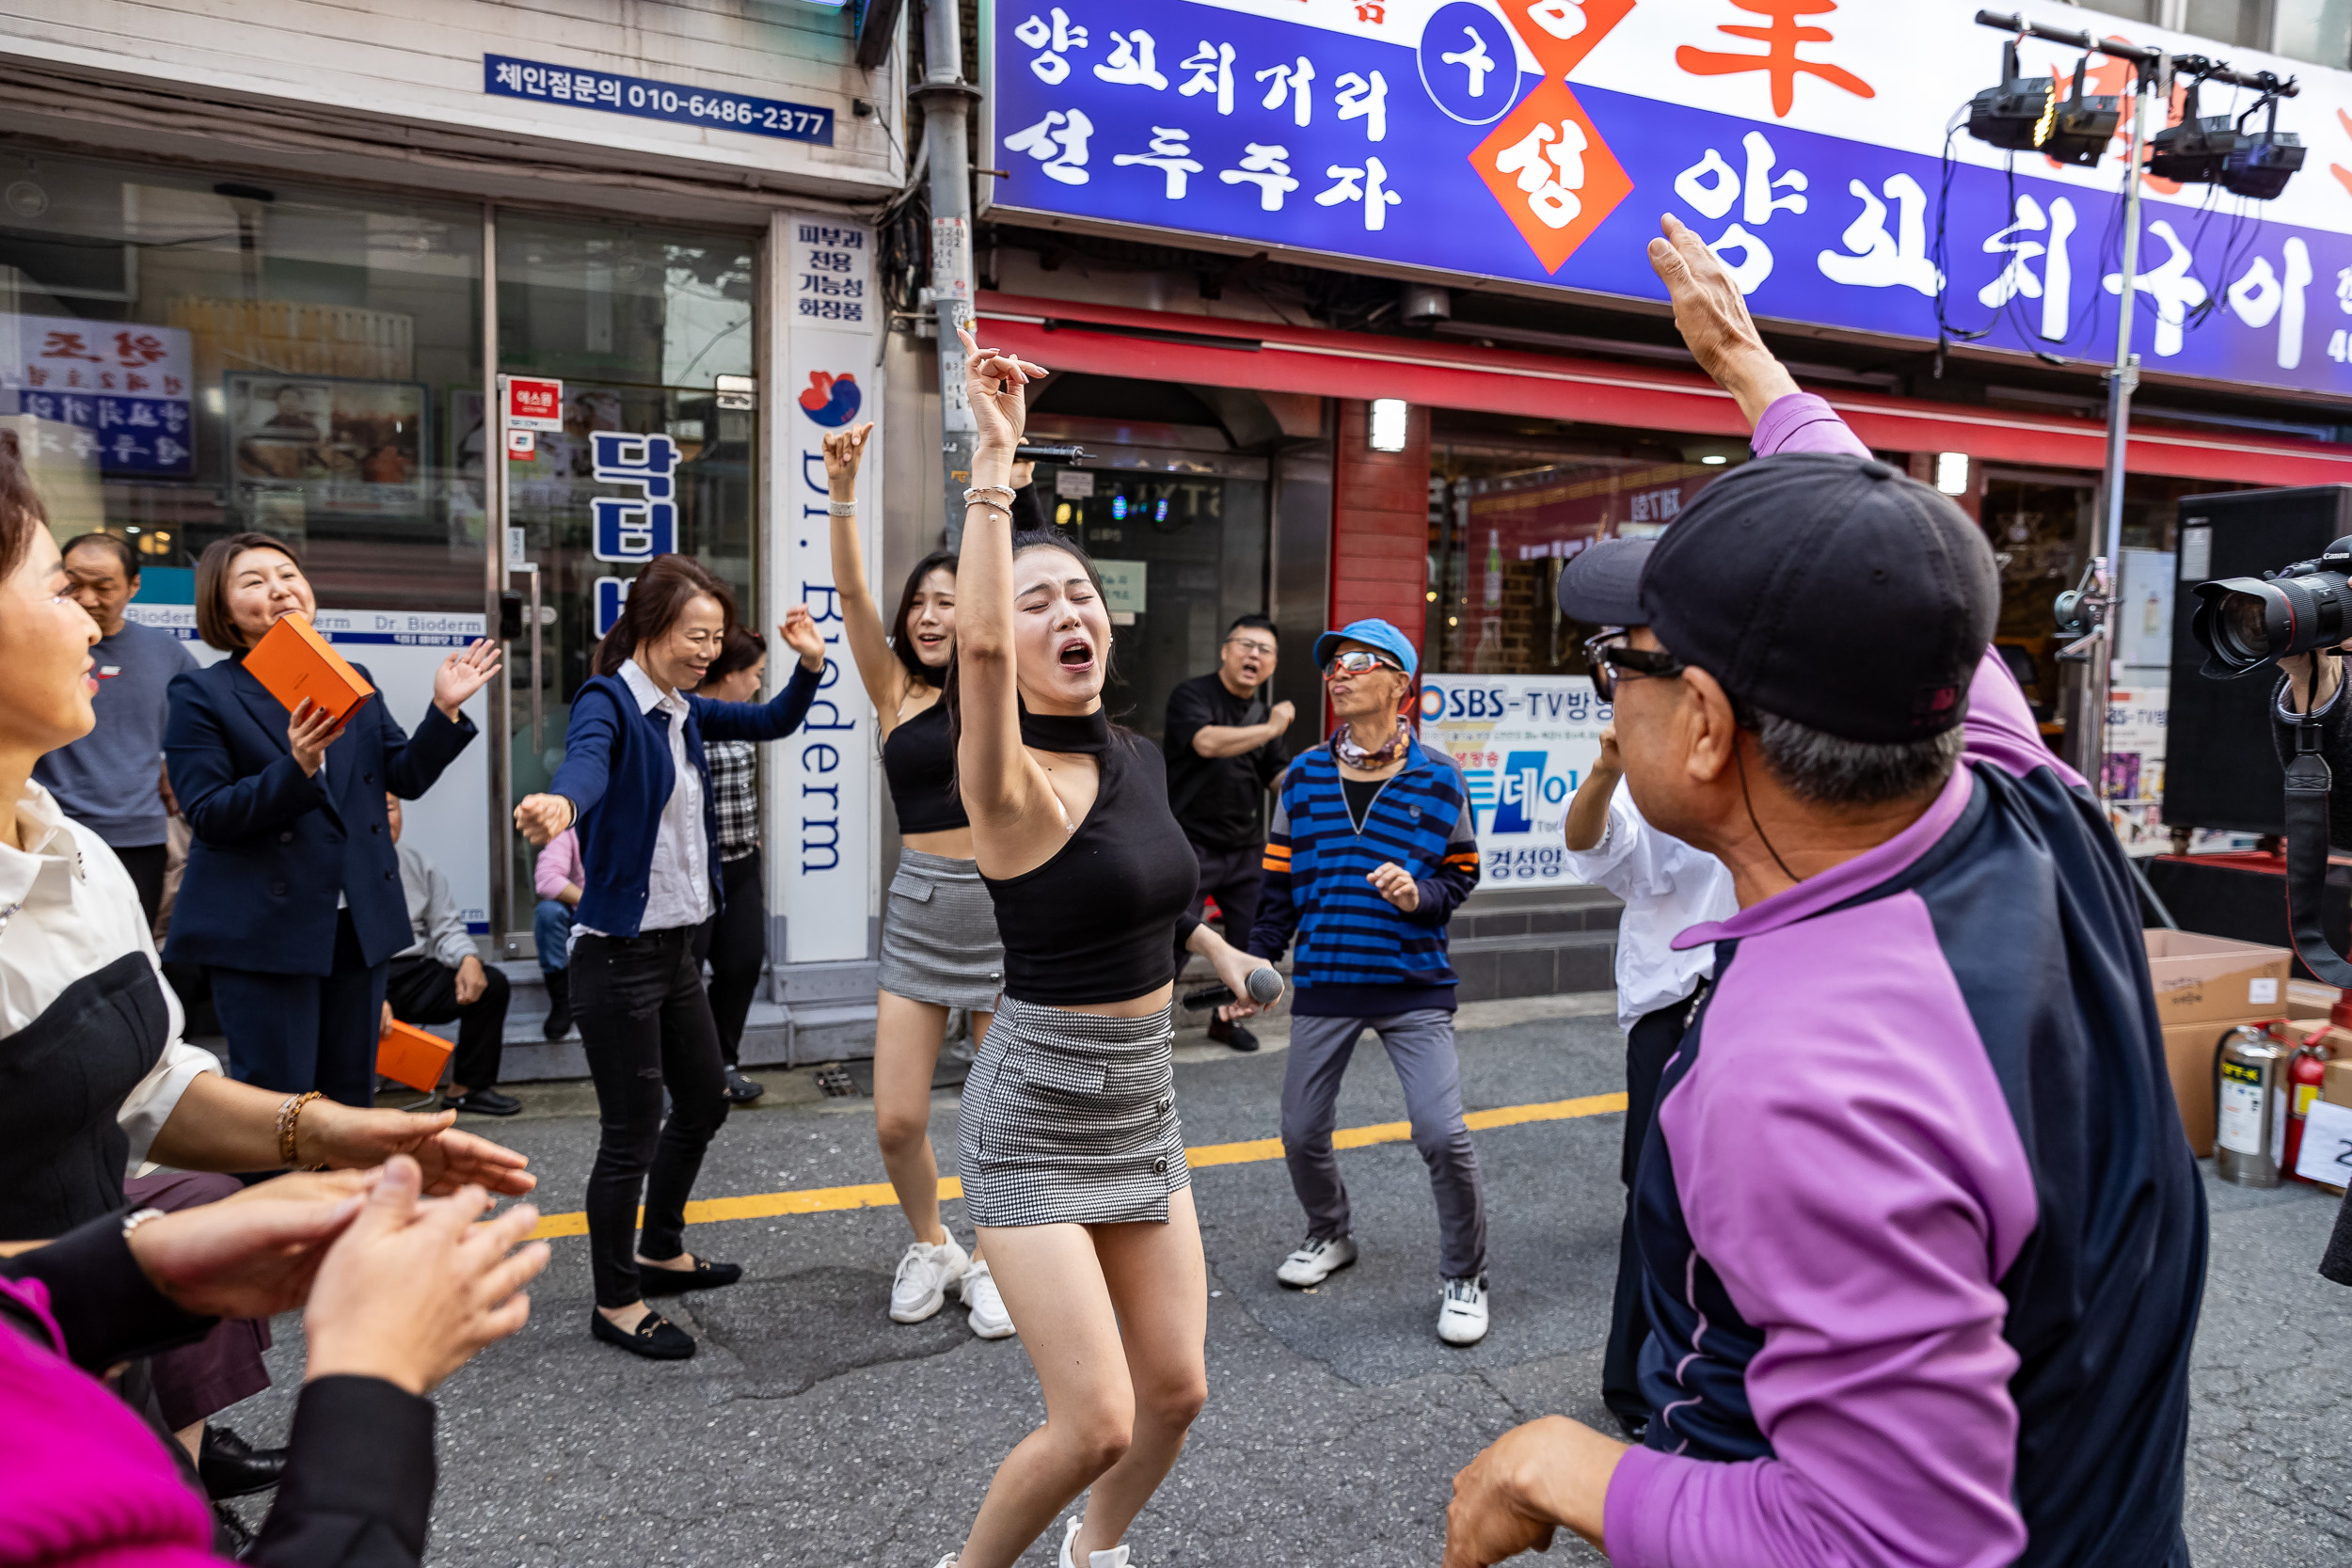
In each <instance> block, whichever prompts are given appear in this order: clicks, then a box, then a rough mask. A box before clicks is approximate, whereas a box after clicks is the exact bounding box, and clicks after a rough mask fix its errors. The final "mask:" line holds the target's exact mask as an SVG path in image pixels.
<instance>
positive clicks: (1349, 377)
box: [979, 293, 2352, 484]
mask: <svg viewBox="0 0 2352 1568" xmlns="http://www.w3.org/2000/svg"><path fill="white" fill-rule="evenodd" d="M979 310H980V316H981V319H982V322H983V323H984V326H985V330H984V334H983V341H986V342H987V343H988V344H989V345H990V346H992V347H998V346H1001V347H1004V348H1009V349H1011V350H1013V351H1014V352H1016V353H1018V354H1020V355H1022V356H1024V357H1026V358H1029V359H1033V360H1035V361H1037V362H1038V363H1040V364H1041V365H1044V366H1046V367H1047V368H1048V369H1051V370H1066V371H1079V372H1087V373H1089V374H1095V375H1123V376H1135V377H1139V378H1141V379H1144V380H1150V381H1177V382H1196V383H1199V384H1201V385H1204V386H1211V387H1240V388H1260V389H1263V390H1266V391H1276V392H1305V393H1311V394H1313V395H1316V396H1321V397H1335V398H1364V397H1400V398H1404V399H1405V400H1406V401H1407V402H1408V403H1412V404H1420V405H1423V406H1427V407H1434V408H1470V409H1482V410H1488V411H1492V412H1496V413H1506V414H1524V415H1529V416H1533V417H1534V418H1538V419H1551V420H1572V421H1577V422H1581V423H1587V424H1608V425H1621V426H1632V427H1635V428H1640V429H1653V430H1671V431H1681V432H1685V433H1688V434H1691V435H1696V436H1745V435H1746V434H1747V421H1746V420H1742V419H1741V418H1740V410H1739V407H1738V405H1737V404H1734V403H1733V402H1732V400H1731V398H1730V396H1729V395H1728V394H1726V393H1725V392H1724V390H1723V389H1722V388H1718V387H1716V386H1715V385H1714V384H1713V383H1712V382H1710V381H1708V380H1707V379H1706V378H1705V377H1703V376H1700V375H1698V374H1696V373H1694V372H1679V371H1667V370H1647V369H1634V368H1628V367H1625V366H1620V365H1612V364H1607V363H1605V362H1602V361H1599V360H1591V359H1577V358H1571V357H1569V356H1565V355H1551V354H1534V353H1529V352H1527V351H1525V350H1521V349H1505V348H1493V349H1474V348H1467V347H1461V346H1457V345H1455V344H1453V343H1447V342H1436V341H1429V342H1422V341H1411V340H1404V339H1398V338H1384V337H1381V336H1378V335H1376V334H1374V333H1364V332H1333V331H1329V330H1326V329H1324V328H1320V327H1295V326H1280V325H1260V324H1256V323H1241V322H1232V321H1227V320H1222V319H1219V318H1216V317H1210V316H1189V315H1181V314H1177V313H1175V312H1172V311H1163V310H1135V309H1126V308H1123V307H1120V306H1112V305H1095V304H1085V303H1077V302H1072V301H1064V300H1048V299H1034V298H1028V297H1025V296H1022V295H1017V294H999V293H983V294H981V295H980V299H979ZM1823 395H1825V396H1827V397H1828V399H1829V402H1830V404H1831V406H1832V407H1834V408H1836V410H1837V411H1838V412H1839V413H1840V414H1842V415H1844V416H1845V418H1846V420H1847V421H1848V422H1849V423H1851V425H1852V426H1853V427H1854V430H1855V432H1856V433H1857V434H1858V435H1860V436H1861V437H1862V438H1863V439H1864V440H1865V441H1867V442H1868V443H1869V444H1870V445H1871V446H1873V447H1875V448H1878V449H1879V450H1881V451H1963V452H1966V453H1968V454H1969V455H1970V456H1972V457H1974V458H1976V459H1977V460H1978V461H1979V462H1986V463H2014V464H2020V465H2025V466H2028V467H2050V468H2074V469H2080V470H2086V471H2095V470H2096V469H2097V468H2098V467H2100V465H2101V463H2102V461H2103V459H2104V456H2105V453H2106V432H2105V429H2104V427H2103V426H2102V425H2100V424H2099V423H2098V422H2096V421H2094V420H2069V419H2059V418H2054V417H2051V416H2047V415H2033V414H2012V413H2008V412H1995V411H1991V410H1988V411H1986V412H1983V413H1975V412H1971V411H1969V410H1968V409H1967V408H1965V407H1964V406H1960V405H1955V404H1941V403H1928V402H1923V401H1919V400H1915V399H1908V398H1882V397H1867V396H1856V395H1853V394H1851V393H1848V392H1845V391H1842V390H1840V391H1836V392H1827V391H1825V392H1824V394H1823ZM2127 466H2128V467H2129V468H2130V470H2131V471H2132V472H2134V473H2140V474H2154V475H2162V476H2166V477H2170V478H2179V479H2206V480H2235V481H2241V482H2243V483H2248V484H2334V483H2352V447H2339V446H2332V445H2328V444H2325V443H2321V442H2316V441H2295V440H2288V439H2283V438H2276V437H2258V438H2239V437H2233V436H2217V435H2205V434H2203V433H2190V432H2184V431H2174V430H2159V429H2150V428H2148V427H2146V426H2140V427H2137V428H2135V430H2134V431H2133V433H2132V440H2131V451H2130V453H2129V456H2128V459H2127Z"/></svg>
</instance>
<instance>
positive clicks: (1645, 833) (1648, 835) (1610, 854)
mask: <svg viewBox="0 0 2352 1568" xmlns="http://www.w3.org/2000/svg"><path fill="white" fill-rule="evenodd" d="M1660 839H1661V835H1660V834H1658V833H1654V832H1650V828H1649V824H1648V823H1646V822H1645V821H1643V820H1642V814H1641V813H1640V812H1639V811H1636V810H1635V809H1634V806H1633V795H1632V792H1631V791H1630V790H1629V789H1628V788H1627V787H1626V784H1625V781H1624V780H1622V779H1620V780H1619V781H1618V782H1617V787H1616V790H1615V792H1614V793H1613V794H1612V795H1611V796H1610V797H1609V823H1608V826H1606V827H1605V828H1603V829H1602V830H1601V834H1600V842H1599V843H1598V844H1596V845H1594V846H1593V847H1591V848H1590V849H1569V850H1566V851H1565V856H1566V860H1567V867H1568V871H1569V873H1570V874H1571V875H1573V876H1574V877H1575V878H1576V879H1578V880H1579V881H1582V882H1590V883H1592V884H1593V885H1594V886H1595V887H1602V888H1607V889H1608V890H1609V891H1610V892H1612V893H1613V894H1615V895H1617V896H1618V897H1620V898H1622V899H1624V900H1626V901H1627V902H1628V903H1630V902H1632V901H1633V900H1634V899H1636V898H1640V897H1645V896H1647V895H1651V894H1654V893H1656V892H1659V891H1660V890H1659V889H1657V888H1655V887H1653V886H1652V885H1651V883H1652V882H1653V880H1654V879H1655V875H1656V870H1655V867H1654V866H1653V865H1652V864H1651V862H1652V861H1653V860H1654V859H1655V858H1656V854H1655V848H1656V846H1657V845H1658V843H1659V842H1660ZM1669 842H1671V841H1669Z"/></svg>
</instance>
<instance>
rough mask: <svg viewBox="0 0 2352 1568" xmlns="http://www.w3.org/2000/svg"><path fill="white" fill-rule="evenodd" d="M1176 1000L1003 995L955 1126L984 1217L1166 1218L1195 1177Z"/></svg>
mask: <svg viewBox="0 0 2352 1568" xmlns="http://www.w3.org/2000/svg"><path fill="white" fill-rule="evenodd" d="M1169 1012H1170V1009H1166V1008H1164V1009H1162V1010H1161V1011H1159V1012H1156V1013H1150V1014H1147V1015H1145V1016H1144V1017H1142V1018H1104V1017H1101V1016H1099V1015H1098V1014H1094V1013H1079V1012H1072V1011H1070V1010H1069V1009H1067V1008H1064V1007H1046V1006H1039V1005H1037V1004H1036V1003H1033V1002H1016V1001H1014V1000H1013V999H1012V998H1011V997H1007V998H1005V1000H1004V1003H1003V1004H1002V1005H1001V1006H999V1007H998V1008H997V1009H996V1022H994V1023H993V1024H992V1025H990V1027H989V1031H988V1037H987V1038H986V1039H984V1040H982V1041H981V1042H980V1049H979V1052H978V1053H977V1055H976V1056H975V1057H974V1059H973V1062H972V1075H971V1076H970V1077H969V1078H967V1079H966V1080H965V1081H964V1085H963V1109H962V1111H961V1115H960V1116H959V1117H958V1123H957V1129H956V1164H957V1167H958V1171H959V1174H961V1177H962V1179H963V1211H964V1213H965V1214H966V1216H968V1217H969V1218H970V1219H971V1221H972V1223H973V1224H974V1225H986V1226H1018V1225H1118V1224H1122V1223H1126V1222H1130V1221H1136V1220H1154V1221H1158V1222H1161V1223H1163V1224H1164V1223H1166V1221H1167V1219H1168V1194H1170V1193H1172V1192H1174V1191H1175V1190H1176V1189H1177V1188H1179V1187H1183V1186H1185V1185H1188V1184H1189V1183H1190V1182H1191V1180H1192V1172H1191V1169H1190V1167H1188V1166H1187V1165H1186V1164H1184V1124H1183V1122H1181V1121H1180V1120H1179V1119H1178V1118H1177V1116H1176V1069H1175V1064H1174V1062H1173V1061H1172V1060H1171V1058H1170V1057H1169V1055H1168V1044H1169V1042H1170V1041H1171V1040H1173V1039H1174V1038H1175V1030H1174V1028H1173V1027H1172V1025H1171V1024H1170V1022H1169Z"/></svg>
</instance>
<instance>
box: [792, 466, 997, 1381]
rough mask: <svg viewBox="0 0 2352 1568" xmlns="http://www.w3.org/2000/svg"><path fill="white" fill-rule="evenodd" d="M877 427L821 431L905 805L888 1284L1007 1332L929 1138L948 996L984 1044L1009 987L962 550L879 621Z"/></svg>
mask: <svg viewBox="0 0 2352 1568" xmlns="http://www.w3.org/2000/svg"><path fill="white" fill-rule="evenodd" d="M873 431H874V427H873V426H872V425H870V424H863V425H857V426H855V427H853V428H850V429H847V430H836V431H833V432H830V433H828V434H827V435H826V436H825V478H826V480H827V482H828V484H829V486H830V488H831V491H832V496H833V499H832V504H831V506H830V507H829V510H830V511H831V512H832V514H833V576H834V583H835V584H836V585H837V587H838V590H839V593H840V595H841V621H842V629H843V634H844V636H845V637H846V638H847V640H848V641H849V644H850V655H851V657H854V658H855V659H856V661H857V673H858V676H859V678H860V679H861V680H863V681H864V682H865V685H866V696H867V698H868V699H870V700H871V701H872V703H873V705H874V715H875V720H876V723H877V725H878V727H879V728H880V730H881V733H882V772H883V774H884V775H885V777H886V778H887V779H888V780H889V784H890V802H891V805H892V806H893V807H894V808H895V809H896V810H897V812H898V843H899V853H898V870H897V871H896V872H895V873H894V874H893V875H892V877H891V879H890V891H889V893H888V895H886V896H885V897H884V898H883V900H882V974H881V976H880V979H881V982H882V984H881V987H880V990H879V991H878V993H877V995H876V996H875V999H874V1137H875V1141H876V1142H877V1143H879V1144H880V1145H881V1146H882V1168H883V1169H884V1170H886V1171H888V1172H889V1173H890V1185H891V1188H892V1189H893V1191H895V1192H896V1193H897V1194H898V1210H899V1212H901V1213H903V1214H905V1215H906V1217H907V1226H908V1227H909V1228H910V1229H912V1230H913V1231H914V1240H913V1241H912V1242H910V1243H907V1249H906V1251H905V1253H904V1254H902V1255H901V1256H900V1257H899V1259H898V1273H897V1275H895V1276H894V1277H893V1278H892V1280H891V1285H890V1317H891V1320H892V1321H893V1322H894V1323H921V1322H923V1321H924V1320H925V1319H927V1318H929V1317H930V1316H931V1315H932V1314H934V1313H936V1312H937V1311H938V1310H939V1309H940V1308H941V1307H943V1306H945V1305H946V1300H947V1293H948V1291H960V1292H961V1295H962V1297H963V1304H964V1306H965V1307H968V1308H970V1313H971V1324H972V1331H973V1332H974V1333H975V1334H977V1335H979V1336H980V1337H981V1338H984V1339H1001V1338H1006V1337H1008V1336H1009V1335H1010V1334H1011V1333H1012V1331H1013V1327H1012V1320H1011V1319H1010V1318H1009V1317H1008V1316H1007V1315H1006V1313H1005V1304H1004V1299H1003V1297H1002V1296H1000V1295H999V1294H998V1293H997V1291H996V1281H995V1279H994V1277H993V1275H992V1274H991V1273H990V1268H989V1264H988V1263H987V1261H986V1260H985V1259H982V1258H981V1257H980V1256H979V1254H978V1251H977V1248H976V1249H975V1250H974V1251H973V1252H972V1253H971V1254H969V1255H967V1254H966V1253H965V1252H964V1250H963V1247H962V1246H961V1243H958V1242H957V1240H956V1238H955V1236H954V1235H953V1233H951V1232H950V1231H949V1230H948V1229H947V1227H946V1225H945V1224H944V1223H943V1222H942V1221H941V1219H940V1214H939V1160H938V1157H937V1156H936V1155H935V1154H934V1153H933V1152H932V1150H931V1077H932V1074H933V1073H934V1072H935V1071H936V1070H937V1069H938V1066H939V1047H940V1041H941V1038H942V1037H944V1036H945V1034H946V1028H947V1014H948V1010H949V1009H950V1008H954V1007H962V1008H965V1009H968V1011H969V1012H970V1015H971V1019H972V1037H973V1039H974V1041H975V1042H977V1041H979V1040H983V1039H985V1038H987V1037H988V1026H989V1021H990V1020H991V1019H992V1018H993V1016H994V1014H995V1011H996V996H997V993H998V992H999V991H1001V990H1004V985H1005V946H1004V943H1003V942H1001V941H1000V940H998V938H997V935H996V911H995V908H994V906H993V904H991V903H990V901H989V896H988V889H987V888H985V887H984V886H982V885H981V883H980V873H979V867H978V866H977V864H975V863H974V862H973V859H972V819H971V817H970V816H967V815H966V814H965V812H964V809H963V797H962V796H961V795H960V794H958V793H957V791H956V755H955V742H954V737H953V736H951V735H950V733H949V709H950V706H951V705H950V704H949V703H948V702H947V701H946V698H945V696H944V695H943V692H944V690H945V689H946V685H947V683H948V682H949V681H950V680H952V679H953V678H954V674H955V658H956V553H955V551H953V550H933V551H931V552H930V554H929V555H927V556H925V557H924V558H923V559H922V560H920V561H918V562H915V563H914V570H913V571H911V572H909V573H908V574H907V579H906V586H905V587H904V588H903V589H901V590H900V591H899V594H898V610H897V612H896V613H895V614H893V615H892V616H891V618H890V622H889V624H888V625H887V626H885V625H884V624H883V622H882V615H881V613H880V611H881V606H880V605H879V604H878V603H877V602H876V600H875V598H874V594H873V590H872V589H871V588H870V587H868V586H867V584H866V555H865V550H864V548H863V547H862V546H861V545H860V543H859V540H858V529H857V475H858V467H859V464H860V461H861V460H862V459H863V457H864V456H865V452H866V440H867V438H868V437H869V436H872V435H873Z"/></svg>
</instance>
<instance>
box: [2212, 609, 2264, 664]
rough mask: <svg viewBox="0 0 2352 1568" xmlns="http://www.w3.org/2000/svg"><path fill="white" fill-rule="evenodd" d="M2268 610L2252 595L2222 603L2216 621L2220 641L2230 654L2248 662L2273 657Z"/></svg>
mask: <svg viewBox="0 0 2352 1568" xmlns="http://www.w3.org/2000/svg"><path fill="white" fill-rule="evenodd" d="M2266 611H2267V607H2266V606H2265V605H2264V603H2263V601H2262V600H2261V599H2260V598H2259V597H2257V596H2256V595H2254V594H2231V595H2230V596H2229V597H2228V598H2226V599H2224V600H2222V601H2221V612H2220V614H2219V615H2218V616H2217V617H2216V619H2217V621H2218V622H2219V630H2220V632H2221V636H2222V639H2223V641H2226V642H2228V644H2229V646H2230V652H2231V653H2232V654H2233V656H2235V657H2238V658H2241V659H2244V660H2246V661H2247V662H2248V663H2257V662H2260V661H2261V660H2263V659H2266V658H2269V657H2271V656H2272V651H2273V650H2272V649H2271V646H2270V626H2269V617H2268V614H2267V613H2266Z"/></svg>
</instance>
